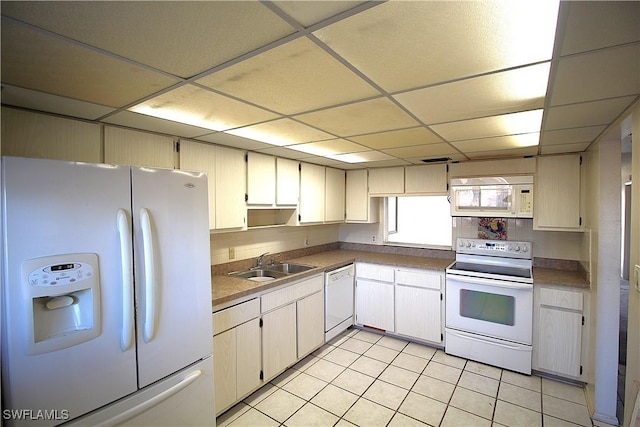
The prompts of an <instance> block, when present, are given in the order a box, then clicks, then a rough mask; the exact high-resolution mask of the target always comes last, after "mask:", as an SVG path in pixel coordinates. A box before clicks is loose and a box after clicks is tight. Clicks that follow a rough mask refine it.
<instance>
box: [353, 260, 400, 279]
mask: <svg viewBox="0 0 640 427" xmlns="http://www.w3.org/2000/svg"><path fill="white" fill-rule="evenodd" d="M394 273H395V271H394V269H393V268H392V267H383V266H380V265H375V264H360V263H358V264H356V277H358V278H360V279H370V280H378V281H381V282H390V283H393V281H394V277H395V274H394Z"/></svg>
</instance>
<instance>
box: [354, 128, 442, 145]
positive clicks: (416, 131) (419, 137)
mask: <svg viewBox="0 0 640 427" xmlns="http://www.w3.org/2000/svg"><path fill="white" fill-rule="evenodd" d="M349 139H350V140H351V141H354V142H357V143H358V144H362V145H365V146H367V147H369V148H373V149H376V150H380V149H384V148H397V147H408V146H412V145H424V144H434V143H437V142H442V139H441V138H440V137H439V136H437V135H436V134H434V133H433V132H431V131H430V130H428V129H426V128H424V127H415V128H411V129H400V130H392V131H389V132H380V133H373V134H370V135H360V136H352V137H350V138H349Z"/></svg>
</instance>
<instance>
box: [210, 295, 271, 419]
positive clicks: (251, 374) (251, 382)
mask: <svg viewBox="0 0 640 427" xmlns="http://www.w3.org/2000/svg"><path fill="white" fill-rule="evenodd" d="M259 316H260V302H259V299H257V298H256V299H253V300H251V301H247V302H245V303H242V304H238V305H236V306H233V307H230V308H227V309H225V310H221V311H219V312H216V313H214V314H213V325H214V329H213V330H214V336H213V361H214V364H213V367H214V377H213V378H214V384H215V405H216V415H217V414H220V413H222V412H223V411H225V410H226V409H228V408H230V407H231V406H232V405H233V404H235V403H236V402H237V401H238V400H240V399H242V398H243V397H244V396H246V395H247V394H249V393H250V392H252V391H253V390H255V389H256V388H257V387H259V386H260V384H261V380H260V369H261V357H260V355H261V352H260V319H259Z"/></svg>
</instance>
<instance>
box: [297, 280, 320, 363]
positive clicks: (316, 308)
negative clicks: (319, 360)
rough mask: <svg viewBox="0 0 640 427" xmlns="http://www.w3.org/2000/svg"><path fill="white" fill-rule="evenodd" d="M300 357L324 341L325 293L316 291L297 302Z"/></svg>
mask: <svg viewBox="0 0 640 427" xmlns="http://www.w3.org/2000/svg"><path fill="white" fill-rule="evenodd" d="M297 305H298V307H297V309H298V359H301V358H303V357H304V356H306V355H307V354H309V353H311V352H312V351H313V350H315V349H316V348H318V347H319V346H321V345H322V344H323V343H324V294H323V292H316V293H315V294H313V295H309V296H308V297H305V298H303V299H301V300H300V301H298V302H297Z"/></svg>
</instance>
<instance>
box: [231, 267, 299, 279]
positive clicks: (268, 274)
mask: <svg viewBox="0 0 640 427" xmlns="http://www.w3.org/2000/svg"><path fill="white" fill-rule="evenodd" d="M229 275H230V276H234V277H239V278H242V279H249V280H254V281H256V282H263V281H268V280H275V279H279V278H280V277H285V276H286V275H287V274H286V273H283V272H281V271H269V270H265V269H263V268H260V269H255V270H247V271H238V272H235V273H229Z"/></svg>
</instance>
